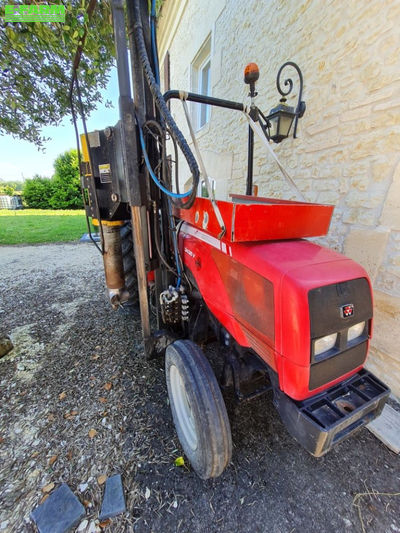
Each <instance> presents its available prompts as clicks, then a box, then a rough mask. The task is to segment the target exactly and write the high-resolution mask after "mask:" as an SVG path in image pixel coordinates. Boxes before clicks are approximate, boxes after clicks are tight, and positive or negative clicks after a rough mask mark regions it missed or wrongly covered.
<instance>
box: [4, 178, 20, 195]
mask: <svg viewBox="0 0 400 533" xmlns="http://www.w3.org/2000/svg"><path fill="white" fill-rule="evenodd" d="M22 185H23V183H22V181H17V180H2V179H0V191H4V190H7V191H10V190H12V191H13V193H12V194H14V192H21V191H22ZM0 194H10V193H9V192H7V193H4V192H3V193H0ZM10 196H11V195H10Z"/></svg>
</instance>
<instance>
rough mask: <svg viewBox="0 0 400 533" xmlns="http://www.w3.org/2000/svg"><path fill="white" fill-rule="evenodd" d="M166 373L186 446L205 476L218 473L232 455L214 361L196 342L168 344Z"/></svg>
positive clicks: (217, 474) (229, 432) (172, 407)
mask: <svg viewBox="0 0 400 533" xmlns="http://www.w3.org/2000/svg"><path fill="white" fill-rule="evenodd" d="M165 373H166V380H167V387H168V395H169V399H170V404H171V411H172V417H173V420H174V423H175V428H176V432H177V434H178V437H179V440H180V442H181V445H182V448H183V450H184V452H185V454H186V456H187V457H188V459H189V461H190V463H191V465H192V467H193V469H194V470H195V472H196V473H197V474H198V475H199V476H200V477H201V478H202V479H208V478H212V477H218V476H219V475H221V474H222V472H223V471H224V469H225V467H226V466H227V465H228V463H229V461H230V459H231V455H232V437H231V429H230V424H229V419H228V414H227V412H226V407H225V402H224V399H223V397H222V394H221V390H220V388H219V385H218V382H217V380H216V377H215V375H214V372H213V370H212V368H211V366H210V363H209V362H208V360H207V359H206V357H205V356H204V354H203V352H202V351H201V349H200V348H199V347H198V346H197V345H196V344H195V343H193V342H191V341H188V340H179V341H176V342H174V343H173V344H171V345H170V346H168V348H167V351H166V354H165Z"/></svg>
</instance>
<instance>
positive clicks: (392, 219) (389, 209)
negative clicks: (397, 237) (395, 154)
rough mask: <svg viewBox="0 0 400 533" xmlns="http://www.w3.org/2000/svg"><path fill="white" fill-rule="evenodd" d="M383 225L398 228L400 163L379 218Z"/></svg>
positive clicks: (399, 215) (399, 221) (399, 224)
mask: <svg viewBox="0 0 400 533" xmlns="http://www.w3.org/2000/svg"><path fill="white" fill-rule="evenodd" d="M380 222H381V224H382V225H383V226H388V227H389V228H392V229H394V230H400V164H399V165H397V168H396V170H395V173H394V176H393V182H392V184H391V186H390V188H389V191H388V194H387V197H386V201H385V203H384V206H383V210H382V216H381V220H380Z"/></svg>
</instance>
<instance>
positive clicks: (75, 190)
mask: <svg viewBox="0 0 400 533" xmlns="http://www.w3.org/2000/svg"><path fill="white" fill-rule="evenodd" d="M54 170H55V173H54V176H53V178H52V187H53V194H52V196H51V198H50V206H51V207H53V208H54V209H74V208H78V207H80V208H82V193H81V185H80V177H79V162H78V152H77V151H76V150H69V151H68V152H65V153H63V154H61V155H59V156H58V157H57V159H56V160H55V162H54Z"/></svg>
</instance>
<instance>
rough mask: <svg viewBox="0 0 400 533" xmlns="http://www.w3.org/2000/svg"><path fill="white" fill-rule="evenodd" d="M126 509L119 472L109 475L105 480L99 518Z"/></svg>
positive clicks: (114, 514)
mask: <svg viewBox="0 0 400 533" xmlns="http://www.w3.org/2000/svg"><path fill="white" fill-rule="evenodd" d="M125 511H126V505H125V497H124V489H123V486H122V479H121V475H120V474H116V475H115V476H111V477H109V478H108V479H107V481H106V488H105V491H104V498H103V504H102V506H101V512H100V516H99V519H100V520H105V519H106V518H112V517H113V516H117V515H118V514H121V513H124V512H125Z"/></svg>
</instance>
